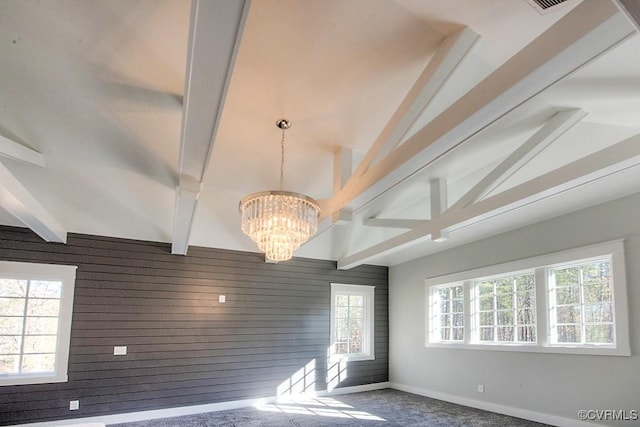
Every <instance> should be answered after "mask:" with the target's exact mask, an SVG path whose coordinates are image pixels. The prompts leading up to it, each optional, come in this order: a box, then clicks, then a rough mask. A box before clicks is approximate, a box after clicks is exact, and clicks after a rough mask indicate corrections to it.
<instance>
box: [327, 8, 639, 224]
mask: <svg viewBox="0 0 640 427" xmlns="http://www.w3.org/2000/svg"><path fill="white" fill-rule="evenodd" d="M633 34H635V31H634V29H633V28H632V27H631V26H630V25H629V23H628V21H627V19H626V18H625V17H624V16H623V14H622V13H621V12H619V11H618V9H617V7H616V6H615V5H613V4H612V3H611V2H608V1H588V2H582V3H580V4H579V5H578V6H576V7H575V8H574V9H572V10H571V11H570V12H569V13H567V14H566V15H565V16H564V17H563V18H561V19H560V20H559V21H558V22H556V23H555V24H554V25H553V26H551V27H550V28H549V29H548V30H547V31H545V32H544V33H543V34H542V35H540V36H539V37H537V38H536V39H535V40H534V41H533V42H531V43H530V44H529V45H527V46H526V47H525V48H523V49H522V50H521V51H520V52H519V53H518V54H516V55H515V56H513V57H512V58H511V59H509V60H508V61H507V62H505V63H504V64H503V65H502V66H500V67H499V68H498V69H496V71H494V72H493V73H492V74H490V75H489V76H488V77H487V78H485V79H484V80H483V81H482V82H480V83H479V84H478V85H477V86H475V87H474V88H473V89H471V90H470V91H469V92H468V93H467V94H465V95H464V96H462V97H461V98H460V99H459V100H458V101H456V102H455V103H453V105H451V106H450V107H449V108H448V109H447V110H445V111H444V112H443V113H441V114H440V115H439V116H437V117H436V118H434V119H433V120H432V121H431V122H429V123H428V124H427V125H425V126H424V127H423V128H422V129H420V130H419V131H418V132H416V133H415V134H414V135H413V136H411V137H410V138H409V139H407V140H406V141H405V142H404V143H403V144H401V145H400V146H398V147H396V148H395V149H394V150H393V151H391V152H390V153H389V154H388V155H387V156H386V157H385V158H384V159H382V160H381V161H380V162H378V163H377V164H375V165H372V166H371V167H370V168H369V169H368V170H367V171H366V172H365V173H364V174H363V175H362V176H357V175H354V176H353V178H352V179H351V180H350V181H349V182H348V183H347V184H346V185H345V186H344V188H343V189H342V191H341V192H340V193H339V194H338V195H336V196H334V197H332V198H331V199H330V200H329V201H328V203H325V204H324V205H323V206H321V208H322V209H323V214H322V215H325V216H329V215H331V214H332V213H333V212H335V211H337V210H338V209H341V208H343V207H344V206H346V205H351V206H352V209H353V210H356V209H358V208H359V207H361V206H364V205H365V204H367V203H369V202H370V201H372V200H374V199H375V198H377V197H378V196H380V195H381V194H383V193H385V192H386V191H388V190H389V189H391V188H393V187H394V186H396V185H398V184H399V183H401V182H402V181H404V180H406V179H407V178H409V177H410V176H412V175H414V174H415V173H417V172H418V171H420V170H422V169H423V168H425V167H426V166H428V165H429V164H431V163H432V162H434V161H435V160H437V159H438V158H440V157H441V156H443V155H444V154H446V153H447V152H449V151H450V150H452V149H454V148H455V147H456V146H458V145H460V144H462V143H463V142H464V141H466V140H468V139H469V138H471V137H472V136H473V135H475V134H477V133H478V132H480V131H482V130H483V129H485V128H486V127H488V126H489V125H491V124H492V123H494V122H496V121H497V120H499V119H500V118H501V117H503V116H504V115H505V114H507V113H508V112H510V111H511V110H513V109H515V108H516V107H518V106H519V105H521V104H522V103H524V102H526V101H528V100H529V99H531V98H533V97H534V96H536V95H537V94H539V93H540V92H542V91H543V90H544V89H546V88H548V87H549V86H551V85H553V84H554V83H556V82H558V81H559V80H561V79H563V78H564V77H566V76H567V75H569V74H571V73H572V72H574V71H575V70H577V69H578V68H580V67H582V66H583V65H585V64H586V63H588V62H590V61H592V60H593V59H595V58H597V57H598V56H600V55H602V54H603V53H604V52H606V51H608V50H609V49H611V48H612V47H614V46H615V45H617V44H619V43H620V42H622V41H623V40H625V39H627V38H628V37H630V36H631V35H633Z"/></svg>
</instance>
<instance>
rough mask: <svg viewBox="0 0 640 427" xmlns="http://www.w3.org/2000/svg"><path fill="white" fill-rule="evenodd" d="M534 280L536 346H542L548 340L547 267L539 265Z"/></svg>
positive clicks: (546, 343)
mask: <svg viewBox="0 0 640 427" xmlns="http://www.w3.org/2000/svg"><path fill="white" fill-rule="evenodd" d="M534 274H535V276H534V277H535V281H536V288H535V289H536V324H535V330H536V342H537V345H538V347H543V346H546V345H548V344H549V342H550V339H549V338H550V337H549V334H550V332H551V331H550V329H549V320H550V319H549V315H550V311H549V306H550V304H549V277H548V274H547V269H546V268H544V267H539V268H536V269H535V272H534Z"/></svg>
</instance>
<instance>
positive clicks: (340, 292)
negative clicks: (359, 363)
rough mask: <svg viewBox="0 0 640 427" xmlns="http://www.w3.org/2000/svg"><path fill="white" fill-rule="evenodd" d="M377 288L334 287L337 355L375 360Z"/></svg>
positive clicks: (333, 337)
mask: <svg viewBox="0 0 640 427" xmlns="http://www.w3.org/2000/svg"><path fill="white" fill-rule="evenodd" d="M373 304H374V286H361V285H341V284H332V285H331V344H332V347H333V353H334V354H336V355H339V356H344V357H348V358H349V360H371V359H374V351H373V324H374V317H373Z"/></svg>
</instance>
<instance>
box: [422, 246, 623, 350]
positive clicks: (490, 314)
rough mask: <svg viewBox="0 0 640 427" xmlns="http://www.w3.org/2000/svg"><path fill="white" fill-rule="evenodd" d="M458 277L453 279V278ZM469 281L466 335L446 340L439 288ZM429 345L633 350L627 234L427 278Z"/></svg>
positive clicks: (465, 289) (466, 286)
mask: <svg viewBox="0 0 640 427" xmlns="http://www.w3.org/2000/svg"><path fill="white" fill-rule="evenodd" d="M452 284H453V285H452ZM451 286H459V287H462V292H463V295H464V296H463V301H464V303H463V304H464V313H463V314H464V316H463V318H464V325H465V329H464V339H463V340H451V339H446V338H447V337H446V335H444V334H442V333H441V332H440V331H441V327H442V325H441V324H440V323H439V321H440V319H441V318H443V316H446V315H447V312H446V311H445V312H441V310H442V309H443V307H444V306H442V305H438V304H435V302H436V301H437V300H438V298H439V295H438V293H439V292H441V290H442V289H445V288H447V287H451ZM425 289H426V295H427V308H428V310H427V311H428V313H427V316H426V323H427V325H426V326H427V340H426V345H427V346H435V347H448V348H453V347H456V348H469V349H492V350H509V351H530V352H553V353H573V354H596V355H597V354H602V355H620V356H627V355H630V346H629V321H628V311H627V300H626V298H627V297H626V296H627V290H626V278H625V265H624V245H623V241H622V240H620V241H614V242H608V243H603V244H598V245H592V246H588V247H584V248H578V249H573V250H569V251H564V252H558V253H554V254H549V255H544V256H540V257H535V258H529V259H524V260H519V261H514V262H509V263H505V264H500V265H495V266H491V267H485V268H481V269H476V270H472V271H467V272H462V273H456V274H452V275H447V276H442V277H438V278H433V279H427V280H426V281H425Z"/></svg>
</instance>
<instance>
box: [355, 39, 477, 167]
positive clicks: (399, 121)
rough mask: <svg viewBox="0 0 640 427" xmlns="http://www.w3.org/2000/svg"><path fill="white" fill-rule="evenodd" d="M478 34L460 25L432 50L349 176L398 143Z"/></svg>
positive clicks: (473, 42)
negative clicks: (425, 62) (418, 73)
mask: <svg viewBox="0 0 640 427" xmlns="http://www.w3.org/2000/svg"><path fill="white" fill-rule="evenodd" d="M478 38H479V36H478V34H476V33H474V32H473V31H472V30H471V29H469V28H468V27H464V28H463V29H462V30H460V31H458V32H456V33H454V34H452V35H450V36H448V37H447V38H445V39H444V41H443V42H442V43H441V44H440V46H439V47H438V51H437V52H436V54H435V55H434V56H433V58H432V59H431V60H430V61H429V63H428V64H427V66H426V67H425V69H424V71H423V72H422V74H420V76H419V77H418V79H417V80H416V82H415V83H414V85H413V86H412V87H411V89H410V90H409V93H407V96H405V98H404V100H403V101H402V102H401V103H400V105H399V106H398V109H397V110H396V111H395V113H394V114H393V116H391V119H389V122H387V124H386V125H385V127H384V129H383V130H382V132H381V133H380V135H379V136H378V138H377V139H376V140H375V141H374V143H373V145H372V146H371V148H370V149H369V151H368V152H367V153H366V154H365V155H364V157H363V158H362V160H361V161H360V163H359V164H358V166H357V167H356V169H355V171H354V172H353V177H354V178H352V179H358V177H360V176H361V175H362V174H363V173H364V172H365V171H366V170H367V169H368V168H369V166H370V165H371V164H372V163H375V162H376V161H377V160H378V159H379V158H380V157H381V156H383V155H386V154H387V153H388V152H389V151H391V150H392V149H393V148H394V147H395V146H396V145H398V144H399V143H400V141H401V140H402V138H403V137H404V136H405V135H406V133H407V131H408V130H409V129H410V128H411V126H412V125H413V124H414V123H415V121H416V119H417V118H418V116H419V115H420V113H422V112H423V111H424V109H425V108H426V107H427V106H428V105H429V103H431V101H432V100H433V98H434V97H435V96H436V94H437V93H438V92H439V91H440V89H441V88H442V86H444V84H445V83H446V82H447V80H449V77H450V76H451V73H453V71H454V70H455V69H456V67H457V66H458V65H459V64H460V62H461V61H462V60H463V59H464V57H465V56H466V55H467V53H469V51H470V50H471V48H472V47H473V45H474V44H475V43H476V41H477V40H478Z"/></svg>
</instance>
